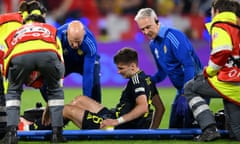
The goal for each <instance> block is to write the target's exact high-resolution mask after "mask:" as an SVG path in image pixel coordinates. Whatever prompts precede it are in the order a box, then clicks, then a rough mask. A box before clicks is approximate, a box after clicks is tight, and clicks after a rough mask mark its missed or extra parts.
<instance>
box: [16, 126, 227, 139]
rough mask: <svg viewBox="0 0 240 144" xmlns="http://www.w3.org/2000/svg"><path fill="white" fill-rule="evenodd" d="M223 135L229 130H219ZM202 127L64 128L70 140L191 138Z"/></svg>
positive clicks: (28, 135)
mask: <svg viewBox="0 0 240 144" xmlns="http://www.w3.org/2000/svg"><path fill="white" fill-rule="evenodd" d="M219 132H220V134H221V135H222V136H226V135H228V130H219ZM201 133H202V131H201V129H192V128H191V129H137V130H136V129H125V130H64V131H63V135H64V136H65V137H66V138H67V139H68V140H83V139H191V138H193V137H194V136H196V135H199V134H201ZM50 135H51V130H30V131H18V136H19V138H20V139H24V140H46V139H47V138H48V137H49V136H50Z"/></svg>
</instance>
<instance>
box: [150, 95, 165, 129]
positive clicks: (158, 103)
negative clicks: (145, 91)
mask: <svg viewBox="0 0 240 144" xmlns="http://www.w3.org/2000/svg"><path fill="white" fill-rule="evenodd" d="M152 104H153V106H154V108H155V110H154V113H153V119H152V123H151V125H150V128H152V129H156V128H159V126H160V123H161V121H162V118H163V114H164V112H165V107H164V105H163V102H162V100H161V98H160V96H159V95H158V94H155V95H154V96H153V98H152Z"/></svg>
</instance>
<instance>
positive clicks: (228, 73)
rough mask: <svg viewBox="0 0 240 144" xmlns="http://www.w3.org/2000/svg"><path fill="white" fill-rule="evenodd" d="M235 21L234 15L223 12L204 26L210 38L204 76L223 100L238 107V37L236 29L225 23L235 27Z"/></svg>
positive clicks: (239, 85)
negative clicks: (210, 44) (209, 48)
mask: <svg viewBox="0 0 240 144" xmlns="http://www.w3.org/2000/svg"><path fill="white" fill-rule="evenodd" d="M236 21H237V19H236V15H235V14H233V13H231V12H223V13H220V14H218V15H217V16H215V17H214V19H213V20H212V22H211V23H208V24H206V27H207V29H208V31H209V33H210V34H211V37H212V49H211V54H210V59H209V62H208V66H207V67H206V69H205V74H206V75H207V79H208V81H209V83H210V84H211V86H212V87H213V88H214V89H216V90H217V91H218V92H219V93H220V94H221V95H222V96H223V97H224V98H226V99H228V100H229V101H231V102H233V103H235V104H237V105H240V95H239V94H240V68H239V67H238V62H239V59H240V55H239V54H240V52H239V41H240V38H239V37H240V35H239V30H238V29H237V28H235V27H229V25H228V24H227V23H226V22H228V23H229V24H235V25H236ZM221 22H225V23H221ZM227 25H228V26H227ZM239 64H240V63H239Z"/></svg>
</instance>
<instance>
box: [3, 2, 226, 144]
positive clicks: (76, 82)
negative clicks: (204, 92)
mask: <svg viewBox="0 0 240 144" xmlns="http://www.w3.org/2000/svg"><path fill="white" fill-rule="evenodd" d="M19 1H21V0H0V14H1V13H6V12H13V11H17V5H18V3H19ZM42 1H43V2H44V3H45V5H48V7H49V8H48V16H47V22H48V23H50V24H52V25H55V26H56V27H59V26H60V25H61V24H64V23H65V22H68V21H71V20H73V19H79V20H80V21H82V22H83V23H84V24H85V25H86V26H88V27H89V28H90V30H91V31H92V32H93V33H94V35H95V36H96V38H97V42H98V49H99V52H100V55H101V84H102V87H103V88H102V91H103V104H104V105H106V106H108V107H112V106H114V104H115V103H116V102H117V101H118V97H117V96H112V95H116V93H117V94H118V93H120V91H121V87H122V86H123V84H124V83H125V81H126V80H124V79H122V77H121V76H119V75H118V74H117V71H116V67H115V65H114V64H113V62H112V56H113V54H114V53H115V52H116V51H117V50H118V49H120V48H122V47H125V46H129V47H133V48H135V49H136V50H137V51H138V53H139V58H140V62H139V64H140V67H141V68H142V69H143V70H144V71H145V72H146V73H148V74H154V73H155V71H156V66H155V63H154V61H153V58H152V55H151V54H150V51H149V47H148V42H149V41H148V40H147V39H146V38H145V37H144V36H143V35H142V33H141V32H140V31H139V30H138V28H137V25H136V23H135V22H134V20H133V18H134V15H135V14H136V12H137V10H138V9H139V8H142V7H151V8H153V9H155V10H156V12H157V13H158V15H159V20H160V22H161V23H162V24H165V25H167V26H170V27H175V28H177V29H180V30H182V31H184V32H185V33H186V34H187V36H188V37H189V39H190V40H191V42H192V44H193V46H194V48H195V50H196V51H197V54H198V55H199V57H200V59H201V61H202V62H203V64H204V65H206V64H207V60H208V56H209V50H210V48H209V36H208V34H207V33H206V31H205V27H204V23H206V22H207V21H209V20H210V16H209V9H210V6H211V2H212V0H58V1H56V0H42ZM64 1H68V2H69V3H70V4H69V6H68V7H64V6H63V7H61V4H64ZM60 7H61V8H60ZM64 10H65V12H64ZM59 12H62V14H58V15H57V13H59ZM81 82H82V80H81V76H79V75H78V74H71V75H70V76H68V77H67V78H66V79H65V80H64V86H65V87H66V89H65V103H68V102H70V101H71V100H72V99H73V98H74V97H75V96H76V95H79V94H81V92H82V90H81V89H80V87H81ZM158 88H159V92H160V95H161V98H162V99H163V102H164V104H165V108H166V112H165V114H164V117H163V120H162V123H161V126H160V128H167V127H168V118H169V113H170V106H171V102H172V100H173V98H174V95H175V90H174V89H173V88H172V85H171V84H170V82H169V80H168V79H166V80H164V81H163V82H161V83H160V84H158ZM36 102H42V103H44V101H43V99H42V98H41V97H40V93H39V91H38V90H34V89H31V88H30V89H26V90H25V91H24V93H23V98H22V107H21V113H23V111H24V110H26V109H28V108H32V107H34V106H35V103H36ZM211 107H213V111H214V112H216V111H217V110H219V109H220V108H222V104H221V101H220V100H213V101H211ZM65 129H77V128H76V126H74V125H72V124H70V125H69V126H67V127H66V128H65ZM114 142H116V143H139V142H141V143H144V144H146V143H147V144H150V143H157V142H159V141H156V140H151V141H142V140H139V141H137V140H135V141H90V142H89V141H86V142H84V141H81V143H88V144H89V143H95V144H96V143H99V144H103V143H114ZM227 142H228V141H225V140H223V141H222V140H221V141H217V142H216V143H227ZM20 143H22V144H23V143H24V144H26V143H41V144H43V143H44V142H26V141H21V142H20ZM46 143H47V142H46ZM68 143H69V142H68ZM71 143H79V142H71ZM161 143H192V141H188V142H187V141H181V140H161ZM213 143H214V142H213Z"/></svg>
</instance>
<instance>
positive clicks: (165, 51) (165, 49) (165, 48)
mask: <svg viewBox="0 0 240 144" xmlns="http://www.w3.org/2000/svg"><path fill="white" fill-rule="evenodd" d="M163 51H164V53H167V46H166V45H164V47H163Z"/></svg>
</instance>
